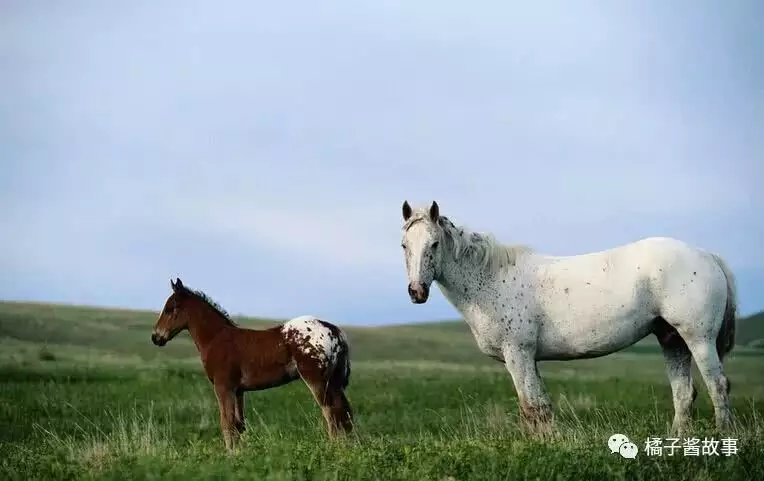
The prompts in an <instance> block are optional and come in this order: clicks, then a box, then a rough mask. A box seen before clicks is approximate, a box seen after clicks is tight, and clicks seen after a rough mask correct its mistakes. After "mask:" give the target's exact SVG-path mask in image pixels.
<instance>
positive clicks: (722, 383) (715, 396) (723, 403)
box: [685, 339, 732, 429]
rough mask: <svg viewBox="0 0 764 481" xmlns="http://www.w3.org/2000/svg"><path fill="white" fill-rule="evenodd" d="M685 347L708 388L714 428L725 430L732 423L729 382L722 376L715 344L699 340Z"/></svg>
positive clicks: (688, 342)
mask: <svg viewBox="0 0 764 481" xmlns="http://www.w3.org/2000/svg"><path fill="white" fill-rule="evenodd" d="M685 340H686V341H687V347H689V348H690V351H691V352H692V357H693V358H694V359H695V364H696V365H697V366H698V371H700V374H701V376H703V381H705V383H706V387H708V394H709V395H710V396H711V402H712V403H713V405H714V413H715V416H716V427H717V428H718V429H726V428H728V427H729V426H730V424H731V423H732V411H731V410H730V400H729V386H730V384H729V380H728V379H727V377H726V376H725V375H724V370H723V368H722V363H721V361H720V360H719V354H718V353H717V352H716V344H715V342H714V341H713V340H709V339H700V340H697V341H693V340H687V339H685Z"/></svg>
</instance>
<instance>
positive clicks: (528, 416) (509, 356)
mask: <svg viewBox="0 0 764 481" xmlns="http://www.w3.org/2000/svg"><path fill="white" fill-rule="evenodd" d="M535 348H536V346H531V345H527V344H511V345H507V346H505V347H504V350H503V351H504V365H505V366H506V368H507V370H508V371H509V374H510V375H511V376H512V382H513V383H514V385H515V390H516V391H517V397H518V399H519V401H520V409H521V410H522V413H523V417H524V418H525V421H526V422H527V423H528V424H529V425H530V427H531V428H532V429H533V430H536V431H549V430H551V427H552V408H551V402H550V400H549V395H548V394H547V392H546V388H545V387H544V382H543V381H542V380H541V376H540V375H539V372H538V366H537V364H536V358H535Z"/></svg>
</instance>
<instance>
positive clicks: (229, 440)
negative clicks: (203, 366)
mask: <svg viewBox="0 0 764 481" xmlns="http://www.w3.org/2000/svg"><path fill="white" fill-rule="evenodd" d="M215 394H216V395H217V398H218V407H219V408H220V429H221V430H222V431H223V439H224V441H225V447H226V449H228V450H229V451H230V450H232V449H233V448H234V447H235V444H236V441H237V440H238V439H237V438H238V434H239V432H238V431H237V430H236V426H235V424H236V423H235V419H236V393H235V391H234V389H232V388H231V387H230V386H227V385H224V384H215Z"/></svg>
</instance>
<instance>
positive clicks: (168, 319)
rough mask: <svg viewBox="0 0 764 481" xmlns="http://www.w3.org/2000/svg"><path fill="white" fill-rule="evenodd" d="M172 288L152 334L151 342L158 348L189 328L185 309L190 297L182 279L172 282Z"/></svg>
mask: <svg viewBox="0 0 764 481" xmlns="http://www.w3.org/2000/svg"><path fill="white" fill-rule="evenodd" d="M170 286H172V294H170V297H168V298H167V301H166V302H165V303H164V308H162V312H161V313H160V314H159V319H157V323H156V326H154V332H153V333H152V334H151V342H153V343H154V344H155V345H157V346H164V345H165V344H167V341H169V340H170V339H172V338H173V337H175V336H176V335H177V334H178V333H179V332H180V331H182V330H183V329H187V328H188V310H187V309H184V308H183V307H184V303H185V302H187V301H188V300H189V297H190V295H189V293H188V292H187V291H186V288H185V287H184V286H183V282H182V281H181V280H180V278H176V279H175V281H174V282H173V281H172V280H170Z"/></svg>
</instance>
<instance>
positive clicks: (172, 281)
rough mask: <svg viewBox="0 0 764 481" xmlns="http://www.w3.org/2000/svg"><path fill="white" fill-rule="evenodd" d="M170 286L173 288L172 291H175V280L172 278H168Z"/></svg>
mask: <svg viewBox="0 0 764 481" xmlns="http://www.w3.org/2000/svg"><path fill="white" fill-rule="evenodd" d="M170 287H172V290H173V291H175V290H176V288H175V281H174V280H172V279H170Z"/></svg>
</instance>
